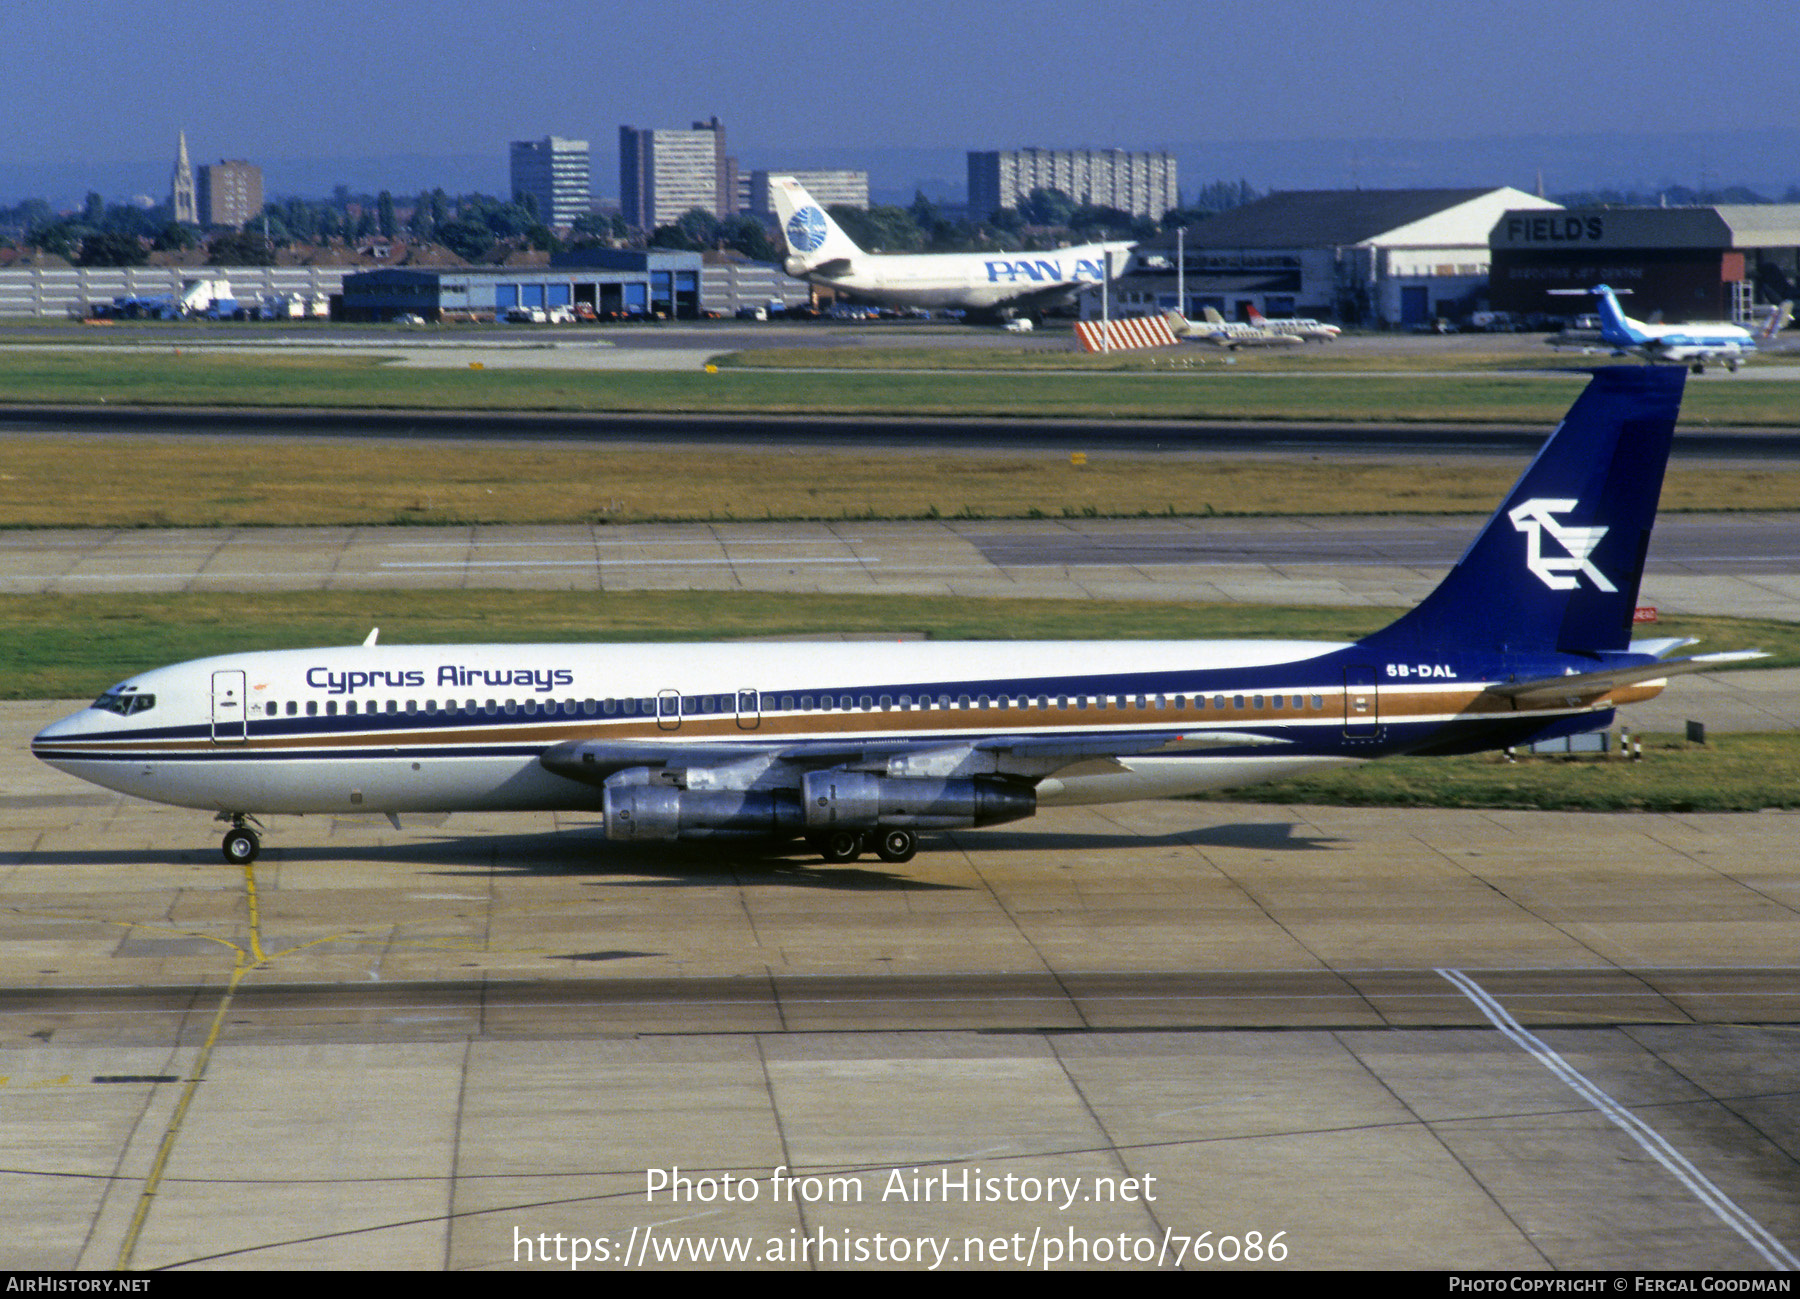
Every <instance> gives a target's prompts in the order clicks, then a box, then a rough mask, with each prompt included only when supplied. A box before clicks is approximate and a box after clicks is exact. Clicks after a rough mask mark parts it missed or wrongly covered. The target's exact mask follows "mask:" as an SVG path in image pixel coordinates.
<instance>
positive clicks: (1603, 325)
mask: <svg viewBox="0 0 1800 1299" xmlns="http://www.w3.org/2000/svg"><path fill="white" fill-rule="evenodd" d="M1594 296H1595V297H1596V298H1598V299H1599V302H1598V304H1597V310H1598V311H1599V314H1600V339H1601V341H1602V342H1606V343H1611V344H1612V345H1613V346H1614V347H1636V346H1638V345H1639V344H1641V343H1642V342H1643V341H1644V335H1643V333H1642V331H1640V330H1639V329H1638V328H1637V322H1636V321H1634V320H1633V319H1632V318H1631V317H1630V316H1627V315H1626V314H1625V310H1624V308H1622V307H1621V306H1619V298H1618V295H1617V293H1616V292H1615V291H1614V290H1613V289H1611V288H1609V287H1608V286H1606V285H1604V284H1598V285H1595V286H1594Z"/></svg>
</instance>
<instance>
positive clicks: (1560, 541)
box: [1506, 498, 1619, 591]
mask: <svg viewBox="0 0 1800 1299" xmlns="http://www.w3.org/2000/svg"><path fill="white" fill-rule="evenodd" d="M1577 503H1578V502H1575V501H1546V500H1543V499H1542V498H1534V499H1532V500H1529V501H1526V502H1525V504H1523V505H1520V506H1517V507H1515V508H1514V509H1512V510H1510V511H1508V512H1507V516H1506V517H1507V518H1509V519H1511V520H1512V524H1513V527H1515V528H1517V529H1518V530H1519V531H1520V532H1523V533H1524V534H1525V567H1527V568H1529V569H1530V570H1531V571H1532V572H1533V573H1536V574H1537V576H1538V580H1539V581H1541V582H1543V584H1544V585H1545V586H1547V587H1549V588H1550V589H1551V590H1552V591H1573V590H1574V589H1575V588H1576V587H1578V586H1580V585H1581V576H1582V575H1583V574H1585V575H1586V576H1587V578H1588V580H1589V581H1591V582H1593V584H1594V586H1595V588H1596V589H1597V590H1601V591H1617V590H1618V589H1619V588H1618V587H1616V586H1614V585H1613V584H1612V583H1611V582H1609V581H1607V580H1606V574H1604V573H1602V572H1601V571H1600V570H1599V569H1597V568H1595V567H1594V565H1593V562H1592V561H1591V560H1589V559H1588V556H1589V555H1591V554H1593V553H1594V547H1595V546H1598V545H1599V544H1600V538H1602V537H1604V536H1605V535H1606V529H1605V528H1580V527H1574V526H1571V525H1569V524H1564V523H1560V522H1558V521H1557V520H1556V519H1554V518H1552V517H1551V516H1552V515H1556V514H1567V513H1568V512H1569V511H1570V510H1572V509H1574V508H1575V506H1576V505H1577ZM1545 533H1549V534H1550V540H1552V541H1554V542H1555V543H1556V544H1557V545H1559V546H1561V547H1562V548H1563V550H1564V551H1566V552H1567V553H1566V554H1563V555H1546V554H1545V553H1544V534H1545Z"/></svg>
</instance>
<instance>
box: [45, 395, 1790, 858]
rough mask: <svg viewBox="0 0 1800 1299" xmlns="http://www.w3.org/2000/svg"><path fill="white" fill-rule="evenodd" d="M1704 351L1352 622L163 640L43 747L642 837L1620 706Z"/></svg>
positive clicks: (1656, 653) (1316, 754) (225, 801)
mask: <svg viewBox="0 0 1800 1299" xmlns="http://www.w3.org/2000/svg"><path fill="white" fill-rule="evenodd" d="M1685 378H1686V373H1685V371H1683V370H1681V369H1679V368H1676V367H1672V366H1651V367H1644V368H1637V367H1608V368H1605V369H1602V370H1599V371H1597V372H1596V373H1595V374H1594V376H1593V378H1592V379H1591V380H1590V381H1589V383H1588V386H1587V388H1586V389H1585V390H1584V392H1583V393H1582V394H1581V396H1580V397H1579V398H1578V399H1577V400H1576V402H1575V404H1574V406H1573V407H1572V408H1571V409H1570V411H1569V413H1568V415H1567V416H1566V417H1565V418H1564V420H1563V422H1562V424H1561V425H1560V426H1559V427H1558V428H1557V430H1556V432H1555V433H1554V434H1553V435H1552V436H1551V438H1550V440H1549V441H1548V443H1546V445H1545V446H1544V448H1543V450H1542V451H1541V452H1540V453H1539V455H1538V457H1537V459H1536V460H1535V461H1533V462H1532V464H1531V466H1530V467H1529V468H1528V469H1527V470H1526V471H1525V473H1524V475H1523V477H1521V478H1520V479H1519V481H1518V483H1517V484H1516V485H1515V486H1514V487H1513V489H1512V492H1511V493H1510V494H1509V495H1508V496H1507V498H1506V500H1505V501H1504V502H1503V503H1502V504H1501V506H1500V508H1499V509H1498V510H1497V511H1496V512H1495V514H1494V516H1493V517H1492V518H1491V519H1489V520H1488V522H1487V525H1486V526H1485V527H1484V528H1483V529H1482V530H1481V532H1480V533H1479V534H1478V535H1477V536H1476V538H1475V540H1474V541H1473V543H1472V544H1471V545H1470V546H1469V548H1468V550H1467V551H1465V552H1464V554H1463V556H1462V558H1461V559H1460V560H1458V561H1457V563H1456V565H1455V567H1453V568H1452V569H1451V570H1450V572H1449V574H1448V575H1447V576H1446V577H1445V578H1444V580H1443V582H1442V583H1441V584H1440V585H1439V586H1438V587H1437V589H1436V590H1434V591H1433V592H1432V593H1431V594H1430V595H1429V596H1428V597H1427V598H1426V599H1425V601H1424V602H1423V603H1422V604H1420V605H1419V606H1418V607H1417V608H1416V609H1414V610H1413V611H1412V612H1410V613H1408V614H1406V615H1405V616H1404V617H1402V618H1401V619H1400V620H1399V621H1397V622H1395V623H1393V624H1392V625H1390V626H1389V627H1387V628H1386V629H1384V630H1382V631H1378V632H1376V633H1375V634H1373V635H1371V636H1368V637H1366V638H1365V639H1363V640H1360V641H1357V642H1355V643H1354V644H1318V643H1310V642H1299V641H1251V640H1233V641H1142V642H1128V641H1100V642H1073V641H1064V642H1026V641H1009V642H990V643H958V642H946V643H938V644H933V643H921V642H907V643H894V644H879V645H876V644H824V643H818V644H712V645H705V644H696V645H608V644H594V645H536V646H525V645H420V646H394V645H377V644H376V643H375V637H374V635H373V634H371V636H370V638H369V640H368V641H367V642H365V643H364V644H363V645H361V646H356V647H348V648H338V649H303V650H282V651H272V652H256V653H242V654H225V655H221V656H219V657H216V658H209V659H201V660H198V661H195V662H190V663H183V664H179V665H177V666H174V667H166V668H158V669H155V670H153V671H149V672H143V673H140V674H138V675H136V676H133V677H131V678H129V679H128V680H126V681H123V682H121V683H119V684H118V685H116V686H114V687H113V688H112V689H110V690H108V691H107V692H106V693H105V694H103V695H101V696H100V697H99V698H98V699H97V700H95V701H94V703H93V705H92V706H90V707H88V708H86V709H84V710H83V711H81V712H78V713H76V714H74V715H73V716H71V717H68V718H65V719H64V720H62V721H59V722H56V723H54V724H53V725H51V726H49V727H46V728H45V729H44V731H43V732H42V733H41V734H39V735H38V736H37V737H36V739H34V740H33V742H32V748H33V751H34V752H35V753H36V754H37V756H38V757H40V758H42V759H43V760H44V761H45V762H48V763H50V764H51V765H53V766H55V767H58V768H60V769H61V770H63V771H66V772H69V773H71V774H73V775H76V776H79V777H81V778H82V779H84V780H88V781H92V782H93V783H95V784H97V785H103V786H105V787H107V788H109V789H115V790H120V791H122V792H124V793H127V794H132V795H135V796H137V797H139V798H145V799H150V800H152V801H155V802H160V803H170V804H175V805H178V806H182V807H192V808H200V809H204V810H209V811H213V812H215V813H217V814H218V819H220V820H222V821H225V822H228V823H229V826H230V829H229V832H228V833H227V834H226V836H225V839H224V845H223V847H224V853H225V857H226V859H227V860H228V861H231V862H239V863H247V862H249V861H251V860H253V859H254V858H255V857H256V855H257V852H258V849H259V847H260V843H261V840H260V837H259V834H258V831H257V829H256V828H255V826H256V821H255V816H256V815H257V814H266V813H307V812H316V813H345V812H382V813H387V814H388V815H389V816H390V817H394V818H396V823H398V821H397V818H398V815H399V814H401V813H406V812H428V811H429V812H481V811H519V810H531V809H541V810H582V811H590V812H595V813H599V814H601V815H602V816H603V817H604V824H605V833H606V836H607V837H608V838H610V839H617V840H671V839H695V838H720V839H732V838H764V839H781V838H790V839H791V838H800V837H804V838H805V839H806V840H807V841H808V842H809V843H810V844H811V845H812V846H813V847H814V848H815V849H816V850H817V851H818V852H819V853H821V854H822V855H823V856H824V857H825V859H826V860H827V861H833V862H847V861H853V860H855V859H856V858H857V857H858V856H859V855H860V854H861V853H863V852H865V851H869V850H873V851H874V852H876V853H877V854H878V855H879V856H881V857H882V858H883V859H884V860H886V861H890V862H899V861H905V860H907V859H909V858H910V857H911V856H912V854H913V852H914V851H915V849H916V847H917V842H918V840H917V836H918V835H919V834H920V833H921V832H929V831H939V830H950V829H960V828H964V827H970V826H983V825H993V824H997V823H1000V822H1006V821H1016V820H1018V819H1020V818H1023V817H1028V816H1030V815H1032V814H1033V813H1034V812H1035V811H1036V810H1037V808H1039V807H1040V806H1049V805H1053V804H1066V803H1106V802H1118V801H1124V800H1131V799H1146V798H1169V797H1178V796H1181V795H1184V794H1191V793H1195V792H1198V791H1200V790H1206V789H1215V788H1219V787H1222V786H1232V785H1242V784H1246V783H1250V782H1255V781H1263V780H1273V779H1277V778H1280V777H1282V776H1286V775H1290V774H1293V773H1297V772H1303V771H1306V770H1308V769H1310V768H1314V767H1322V766H1329V765H1332V764H1336V763H1345V762H1355V761H1360V760H1364V759H1369V758H1379V757H1382V756H1384V755H1388V754H1400V753H1410V754H1455V753H1471V752H1476V751H1478V750H1483V749H1493V748H1499V747H1502V746H1506V745H1514V744H1524V743H1527V742H1529V741H1533V740H1538V739H1545V738H1550V737H1555V736H1561V735H1569V734H1573V733H1576V732H1580V731H1589V730H1596V729H1599V728H1601V727H1604V726H1606V725H1607V724H1608V723H1609V722H1610V721H1611V719H1612V715H1613V709H1614V708H1615V707H1617V706H1618V705H1621V704H1627V703H1630V702H1632V701H1634V700H1640V699H1645V698H1649V697H1651V696H1654V695H1655V694H1657V693H1658V692H1659V690H1660V688H1661V686H1662V684H1663V681H1664V679H1665V678H1667V677H1670V676H1673V675H1675V674H1677V673H1683V672H1693V671H1697V670H1700V669H1703V668H1708V667H1713V666H1717V665H1719V664H1721V663H1726V662H1731V661H1735V660H1737V659H1741V658H1746V657H1756V655H1755V654H1752V653H1747V652H1745V653H1737V654H1712V655H1706V656H1700V657H1687V658H1674V659H1671V658H1665V657H1663V655H1666V654H1669V653H1671V652H1672V651H1673V650H1675V649H1676V648H1677V647H1679V646H1680V645H1682V644H1685V643H1687V642H1683V641H1678V640H1663V641H1654V642H1649V643H1638V644H1634V643H1632V641H1631V639H1630V636H1631V626H1632V614H1633V612H1634V608H1635V604H1636V599H1637V592H1638V583H1639V579H1640V577H1641V576H1642V573H1643V563H1644V555H1645V552H1646V550H1647V549H1648V546H1649V538H1650V528H1651V524H1652V522H1653V520H1654V518H1655V514H1656V501H1657V496H1658V493H1659V492H1660V490H1661V484H1662V477H1663V469H1664V465H1665V463H1666V461H1667V458H1668V454H1669V447H1670V441H1671V438H1672V436H1673V433H1674V428H1675V419H1676V414H1677V410H1678V408H1679V406H1680V402H1681V390H1682V383H1683V381H1684V380H1685Z"/></svg>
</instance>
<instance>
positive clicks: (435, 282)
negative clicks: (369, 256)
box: [344, 248, 701, 320]
mask: <svg viewBox="0 0 1800 1299" xmlns="http://www.w3.org/2000/svg"><path fill="white" fill-rule="evenodd" d="M700 260H701V259H700V254H699V253H689V252H674V251H668V250H663V249H649V250H637V249H622V248H584V249H576V250H573V251H571V252H566V253H558V254H556V255H555V256H553V257H552V258H551V259H550V265H548V266H461V267H447V266H446V267H430V266H421V267H416V268H414V267H400V266H393V267H383V268H382V269H380V270H374V271H363V272H361V273H359V274H355V275H346V276H345V277H344V318H345V319H346V320H393V319H394V318H395V317H397V316H402V315H407V314H412V315H418V316H423V317H424V318H425V319H426V320H444V319H457V318H475V319H481V318H489V317H500V318H504V317H505V316H506V313H507V312H508V311H510V310H512V309H513V308H515V307H521V308H525V309H527V310H531V309H542V310H545V311H549V310H554V309H558V308H567V309H570V310H573V311H575V312H577V313H578V314H582V315H587V314H590V313H591V314H592V315H594V316H597V317H599V318H600V319H603V320H606V319H653V318H656V317H658V316H660V317H662V318H664V319H669V320H692V319H694V318H696V317H698V316H699V315H700V313H701V304H700Z"/></svg>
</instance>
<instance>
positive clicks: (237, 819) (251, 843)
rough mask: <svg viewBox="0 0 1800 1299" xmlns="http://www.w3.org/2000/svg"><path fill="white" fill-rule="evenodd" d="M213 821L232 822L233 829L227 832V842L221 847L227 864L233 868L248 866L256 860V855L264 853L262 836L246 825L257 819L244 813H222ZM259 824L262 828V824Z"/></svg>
mask: <svg viewBox="0 0 1800 1299" xmlns="http://www.w3.org/2000/svg"><path fill="white" fill-rule="evenodd" d="M213 819H214V820H215V821H229V822H231V829H229V830H227V831H226V832H225V840H224V842H223V843H221V844H220V845H219V850H220V851H221V852H223V853H224V854H225V860H226V861H227V862H229V863H230V864H231V865H233V866H248V865H249V864H250V863H251V862H253V861H255V860H256V855H257V854H258V853H260V852H261V851H262V836H261V835H260V834H258V833H257V832H256V831H255V830H252V829H251V828H250V827H249V826H248V825H246V824H245V822H247V821H255V820H256V818H255V817H253V816H249V815H247V814H246V813H243V812H221V813H219V814H218V816H216V817H214V818H213ZM257 824H258V827H259V828H260V826H261V822H258V823H257Z"/></svg>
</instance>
